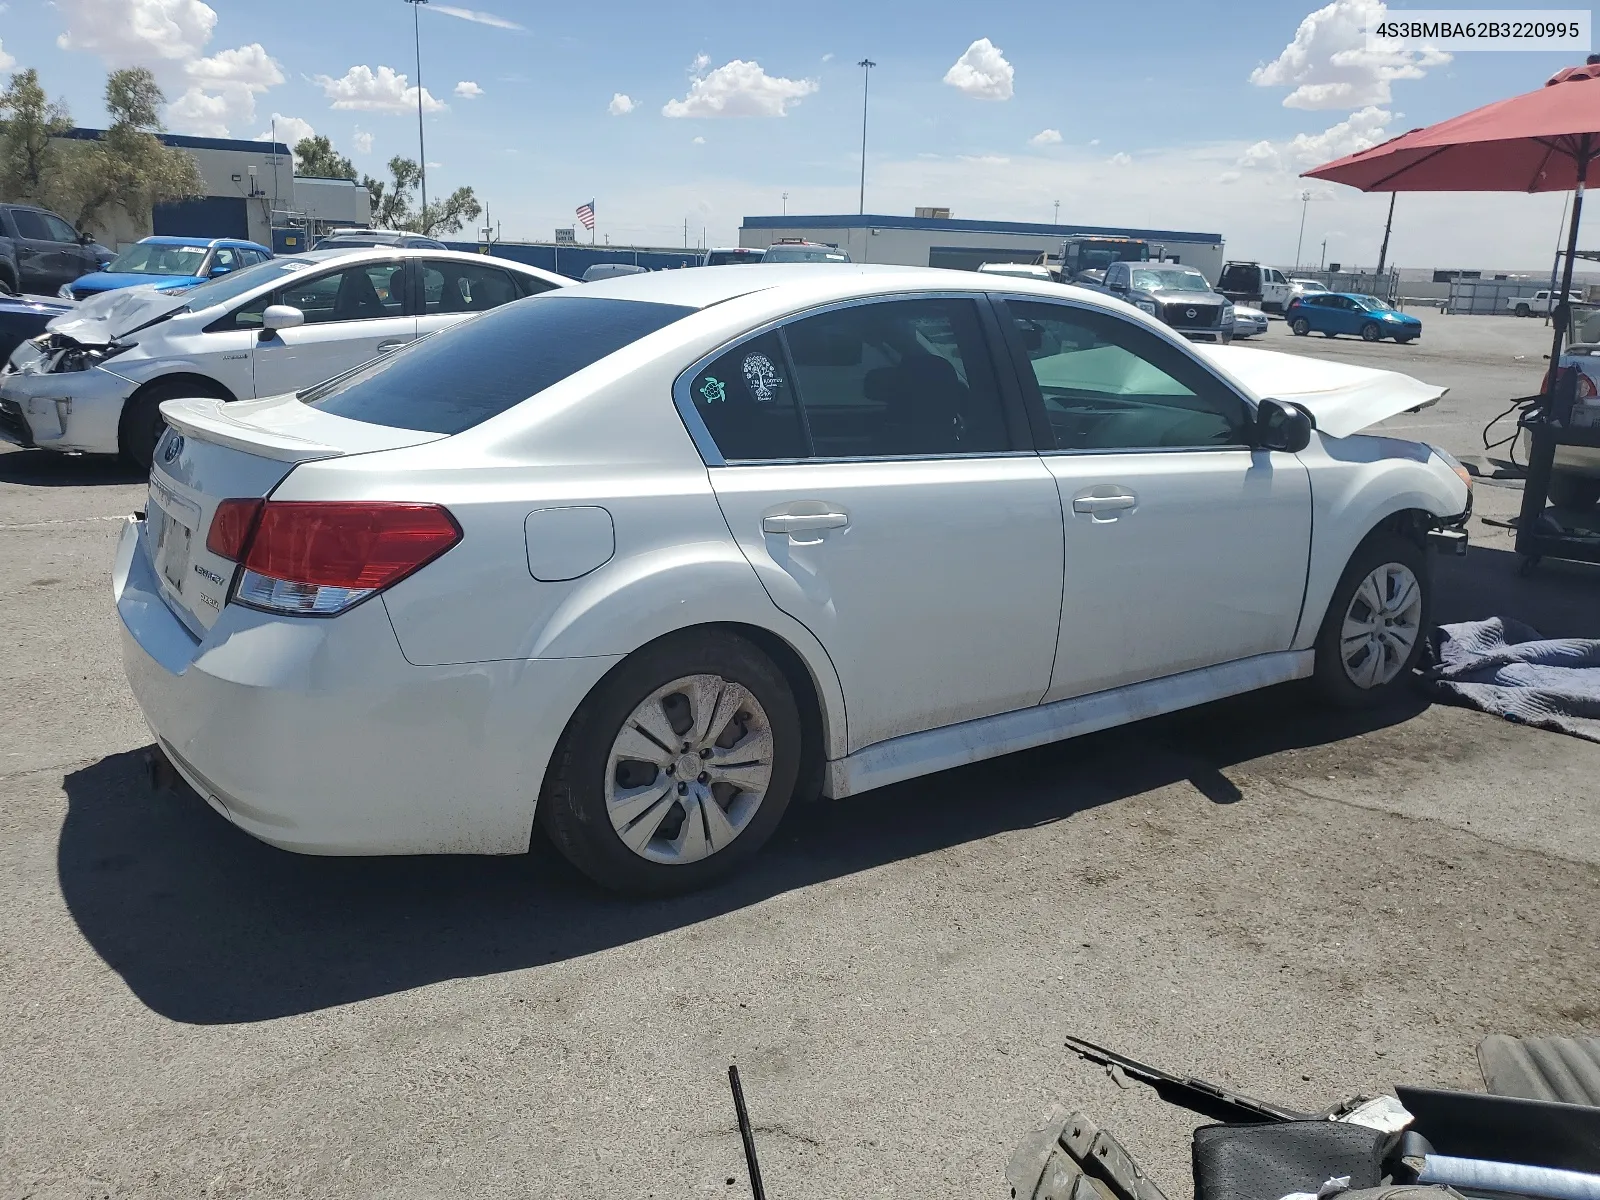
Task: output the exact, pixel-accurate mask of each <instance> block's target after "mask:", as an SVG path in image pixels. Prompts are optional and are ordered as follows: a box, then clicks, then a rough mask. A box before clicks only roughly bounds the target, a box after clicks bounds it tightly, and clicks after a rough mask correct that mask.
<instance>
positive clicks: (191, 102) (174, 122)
mask: <svg viewBox="0 0 1600 1200" xmlns="http://www.w3.org/2000/svg"><path fill="white" fill-rule="evenodd" d="M245 101H247V102H248V103H249V105H250V108H251V110H252V112H250V113H245V112H243V111H241V109H240V104H241V102H245ZM254 108H255V97H253V96H252V95H251V94H250V93H249V92H234V93H231V94H230V93H216V94H213V93H211V92H206V91H203V90H202V89H200V88H190V89H189V90H188V91H186V92H184V93H183V95H181V96H179V97H178V98H177V99H176V100H174V101H173V102H172V103H171V104H169V105H167V124H169V125H171V126H172V128H173V129H175V130H177V131H178V132H179V133H190V134H193V135H194V136H196V137H227V136H228V126H229V124H230V122H232V121H235V120H238V119H241V118H242V119H246V120H248V119H250V118H251V117H252V116H253V115H254V113H253V110H254Z"/></svg>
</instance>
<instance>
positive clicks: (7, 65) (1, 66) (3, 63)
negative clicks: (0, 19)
mask: <svg viewBox="0 0 1600 1200" xmlns="http://www.w3.org/2000/svg"><path fill="white" fill-rule="evenodd" d="M0 12H5V8H4V6H0ZM16 65H17V60H16V59H14V58H12V57H11V55H9V54H7V53H6V44H5V43H4V42H0V71H9V70H10V69H11V68H12V67H14V66H16Z"/></svg>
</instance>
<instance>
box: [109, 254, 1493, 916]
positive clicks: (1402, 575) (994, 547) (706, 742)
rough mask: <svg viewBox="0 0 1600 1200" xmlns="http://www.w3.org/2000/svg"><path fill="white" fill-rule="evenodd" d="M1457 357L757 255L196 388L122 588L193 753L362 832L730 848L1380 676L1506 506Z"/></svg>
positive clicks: (672, 886) (285, 814)
mask: <svg viewBox="0 0 1600 1200" xmlns="http://www.w3.org/2000/svg"><path fill="white" fill-rule="evenodd" d="M1442 393H1443V389H1441V388H1437V387H1432V386H1429V385H1427V384H1423V383H1419V382H1418V381H1416V380H1414V379H1410V378H1407V377H1405V376H1402V375H1397V374H1393V373H1391V372H1386V371H1375V370H1369V369H1365V368H1358V367H1351V366H1344V365H1341V364H1335V363H1324V362H1317V361H1312V360H1308V359H1303V358H1295V357H1290V356H1287V355H1282V354H1274V353H1269V352H1265V351H1255V350H1248V349H1237V350H1236V349H1233V348H1229V347H1210V348H1205V347H1195V346H1191V345H1189V344H1188V343H1187V342H1185V341H1184V340H1182V339H1181V338H1180V337H1178V336H1177V335H1176V334H1174V333H1173V332H1172V331H1170V330H1169V329H1167V327H1166V326H1164V325H1161V324H1159V323H1157V322H1155V321H1153V320H1151V319H1149V318H1147V317H1145V316H1144V315H1143V314H1141V313H1139V312H1137V311H1135V310H1133V309H1131V308H1129V307H1128V306H1127V305H1125V304H1122V303H1121V302H1119V301H1116V300H1113V299H1110V298H1108V297H1104V296H1100V295H1097V294H1095V293H1092V292H1088V291H1082V290H1079V289H1063V288H1061V287H1060V286H1058V285H1054V284H1042V283H1041V284H1035V283H1031V282H1029V281H1027V280H1021V279H1014V278H1006V277H1001V276H983V275H976V274H971V273H964V272H963V273H957V272H947V271H934V270H925V269H907V268H892V267H866V266H755V267H750V268H748V269H746V270H743V271H682V272H659V273H654V274H649V275H638V276H632V277H628V278H623V279H616V280H610V281H606V282H602V283H595V284H588V285H585V286H583V287H581V288H564V289H558V290H553V291H550V292H547V293H545V294H543V295H539V296H535V297H532V298H530V299H526V300H521V301H518V302H515V303H512V304H508V305H506V306H504V307H501V308H496V309H494V310H493V311H490V312H486V313H484V314H482V315H480V316H477V317H475V318H474V319H472V320H470V321H467V322H465V323H463V324H461V325H459V326H457V327H456V328H453V329H450V330H446V331H443V332H440V333H438V334H435V335H434V336H432V337H429V338H427V339H426V340H423V341H419V342H418V343H417V344H415V345H413V346H409V347H407V348H405V349H404V350H401V351H399V352H398V353H395V354H394V355H392V356H390V357H388V358H386V359H384V360H381V361H379V362H376V363H371V364H367V365H365V366H363V367H360V368H358V369H356V370H354V371H352V372H349V373H346V374H344V375H342V376H338V377H336V378H334V379H332V380H330V381H329V382H327V383H324V384H321V385H319V386H317V387H314V388H311V389H309V390H307V391H302V392H300V393H299V394H287V395H282V396H276V397H272V398H268V399H263V400H251V401H240V402H236V403H224V402H222V401H220V400H216V399H187V400H172V401H168V402H167V403H166V404H164V405H163V407H162V412H163V413H164V415H165V418H166V421H167V424H168V425H169V426H170V429H169V431H168V432H167V434H166V435H165V436H164V437H163V439H162V441H161V442H160V444H159V445H158V446H157V447H156V452H155V456H154V457H155V464H154V470H153V471H152V474H151V480H150V492H149V505H148V507H147V509H146V511H145V512H143V513H137V514H135V515H134V516H133V517H132V518H130V519H129V521H128V524H127V526H126V528H125V529H124V531H123V534H122V538H121V542H120V545H119V547H118V552H117V558H116V565H115V571H114V580H113V584H114V591H115V595H116V603H117V610H118V613H119V615H120V617H121V624H122V631H123V646H124V657H125V662H126V667H127V673H128V678H129V681H130V683H131V684H132V687H133V691H134V694H135V696H136V697H137V699H138V702H139V704H140V706H141V707H142V708H143V710H144V713H145V716H146V718H147V719H148V721H149V724H150V727H151V729H152V730H153V731H154V733H155V735H156V738H157V742H158V746H159V752H160V753H161V754H162V755H163V756H165V757H166V758H168V759H169V760H170V762H171V764H172V766H173V767H174V768H175V769H176V770H177V772H178V773H180V774H181V775H182V776H183V777H184V778H185V779H186V780H188V782H189V783H190V784H192V785H193V786H194V787H195V789H196V790H198V791H199V793H200V794H201V795H202V796H203V797H205V798H206V800H207V801H208V802H209V803H210V804H211V806H212V807H213V808H215V809H216V810H217V811H218V812H220V813H221V814H223V815H224V816H225V817H227V818H228V819H229V820H231V821H233V822H234V823H236V824H237V825H239V826H240V827H241V828H243V829H245V830H247V831H248V832H250V833H252V834H254V835H255V836H257V837H259V838H261V839H263V840H265V841H267V842H270V843H272V844H274V845H277V846H281V847H285V848H287V849H291V850H297V851H303V852H309V853H317V854H410V853H433V852H447V853H515V852H519V851H522V850H525V849H526V848H527V846H528V844H529V838H530V836H531V834H532V832H533V829H534V826H535V823H538V824H540V825H542V826H543V827H544V828H545V829H546V830H547V831H548V833H549V834H550V836H551V837H552V839H553V840H554V842H555V844H556V845H557V846H558V847H559V848H560V849H561V850H562V852H563V853H564V854H566V855H567V856H568V857H569V858H570V859H571V860H572V861H573V862H574V863H575V864H576V865H577V866H578V867H579V868H581V869H582V870H583V871H585V872H586V873H587V874H589V875H590V876H592V877H593V878H594V879H596V880H598V881H599V882H600V883H602V884H604V885H606V886H610V887H615V888H620V889H625V890H630V891H643V892H662V891H672V890H679V889H684V888H690V887H695V886H698V885H700V884H703V883H704V882H706V881H707V880H709V879H711V878H713V877H715V876H717V875H719V874H721V873H723V872H725V871H727V870H729V869H731V868H733V867H735V866H736V865H738V864H739V863H740V862H742V861H743V860H745V859H746V858H748V857H749V856H750V855H752V854H754V853H755V852H756V851H757V850H758V849H759V848H760V846H761V845H762V843H763V842H765V841H766V840H767V838H769V837H770V836H771V835H772V832H773V830H774V828H775V827H776V825H777V824H778V821H779V820H780V818H781V817H782V816H783V813H784V810H785V808H786V807H787V806H788V804H789V802H790V799H791V797H793V796H794V795H796V794H808V793H809V794H815V792H817V791H818V790H820V791H822V792H823V793H825V794H827V795H830V796H835V797H846V796H851V795H854V794H855V793H858V792H863V791H867V790H869V789H871V788H876V787H880V786H882V785H884V784H889V783H893V782H896V781H898V780H905V779H910V778H913V777H915V776H918V775H923V774H926V773H928V772H932V771H939V770H943V769H945V768H948V767H953V766H957V765H959V764H962V763H970V762H974V761H977V760H980V759H985V758H989V757H992V756H994V755H1000V754H1006V753H1010V752H1012V751H1015V750H1020V749H1023V748H1026V747H1030V746H1038V745H1041V744H1043V743H1047V742H1052V741H1056V740H1059V739H1062V738H1069V737H1073V736H1075V735H1077V734H1081V733H1086V732H1089V731H1091V730H1097V729H1103V728H1106V727H1108V726H1112V725H1117V724H1120V723H1124V722H1129V721H1134V720H1138V719H1139V718H1142V717H1147V716H1151V715H1153V714H1157V713H1162V712H1168V711H1172V710H1174V709H1179V708H1183V707H1186V706H1190V705H1195V704H1202V703H1205V702H1206V701H1210V700H1215V699H1218V698H1220V697H1224V696H1228V695H1232V694H1235V693H1239V692H1244V691H1248V690H1251V689H1255V688H1263V687H1268V686H1270V685H1273V684H1277V683H1282V682H1285V681H1288V680H1293V679H1300V678H1306V677H1314V679H1315V681H1316V683H1317V684H1318V685H1319V686H1320V688H1321V690H1322V691H1323V693H1324V694H1325V695H1326V696H1328V697H1329V698H1330V699H1332V700H1333V701H1335V702H1338V703H1342V704H1365V703H1371V702H1375V701H1377V700H1379V699H1381V698H1382V697H1383V696H1384V695H1385V694H1386V693H1387V692H1389V691H1390V690H1391V689H1393V688H1395V687H1396V686H1399V685H1400V683H1401V682H1402V680H1403V678H1404V676H1405V675H1406V673H1407V671H1408V668H1410V667H1411V666H1412V664H1413V663H1414V662H1415V661H1416V658H1417V655H1418V653H1419V651H1420V650H1421V648H1422V645H1423V634H1424V631H1425V630H1426V629H1427V627H1428V623H1429V616H1428V612H1429V604H1430V599H1431V582H1430V578H1431V577H1430V571H1429V551H1430V550H1431V549H1433V548H1441V549H1445V550H1448V551H1451V552H1462V551H1464V549H1465V542H1466V533H1465V530H1464V526H1465V523H1466V519H1467V515H1468V512H1469V509H1470V506H1471V484H1470V479H1469V478H1468V477H1467V476H1466V473H1465V472H1464V471H1463V470H1462V469H1461V468H1460V466H1459V464H1457V463H1455V462H1454V461H1453V460H1452V459H1451V458H1450V457H1449V456H1448V455H1445V454H1444V453H1442V452H1441V451H1438V450H1435V449H1431V448H1430V447H1428V446H1426V445H1421V444H1418V443H1415V442H1408V441H1399V440H1395V439H1392V438H1387V437H1381V436H1369V435H1364V434H1361V433H1360V432H1359V431H1360V430H1361V429H1364V428H1366V427H1367V426H1370V425H1372V424H1373V423H1375V422H1377V421H1380V420H1382V419H1384V418H1386V417H1389V416H1392V415H1394V414H1396V413H1399V412H1402V411H1404V410H1407V409H1414V408H1418V407H1422V406H1425V405H1428V404H1431V403H1433V402H1435V401H1436V400H1437V399H1438V398H1439V396H1440V395H1441V394H1442Z"/></svg>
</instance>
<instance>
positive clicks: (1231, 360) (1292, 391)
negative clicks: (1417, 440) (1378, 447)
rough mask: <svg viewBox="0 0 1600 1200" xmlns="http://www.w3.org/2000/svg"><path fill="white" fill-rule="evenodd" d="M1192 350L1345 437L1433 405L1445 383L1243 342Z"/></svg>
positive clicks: (1263, 395)
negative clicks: (1302, 407) (1268, 348)
mask: <svg viewBox="0 0 1600 1200" xmlns="http://www.w3.org/2000/svg"><path fill="white" fill-rule="evenodd" d="M1194 349H1195V350H1196V351H1197V352H1198V353H1199V354H1201V355H1203V356H1204V357H1205V358H1206V359H1207V360H1209V361H1210V362H1211V363H1212V364H1213V365H1214V366H1216V367H1217V368H1219V369H1220V370H1221V371H1223V372H1224V373H1225V374H1227V375H1228V377H1229V378H1231V379H1232V380H1233V381H1234V382H1235V383H1238V384H1240V385H1241V386H1242V387H1243V388H1244V389H1245V391H1246V392H1248V393H1249V394H1250V395H1251V396H1252V397H1253V398H1255V399H1257V400H1265V399H1267V398H1269V397H1271V398H1273V399H1276V400H1292V401H1294V402H1295V403H1296V404H1301V405H1304V406H1305V407H1306V409H1308V410H1309V411H1310V413H1311V415H1312V416H1314V417H1316V419H1317V428H1318V429H1320V430H1321V431H1322V432H1323V433H1325V434H1328V435H1329V436H1330V437H1349V436H1350V435H1351V434H1352V433H1359V432H1360V431H1361V430H1363V429H1365V428H1367V427H1368V426H1369V425H1376V424H1377V423H1378V422H1379V421H1384V420H1387V419H1388V418H1390V417H1392V416H1395V415H1396V414H1398V413H1403V412H1409V411H1411V410H1412V409H1416V408H1427V407H1428V406H1429V405H1430V404H1437V403H1438V402H1439V398H1440V397H1441V396H1443V395H1444V394H1445V393H1446V392H1447V391H1449V390H1450V389H1449V388H1444V387H1439V386H1438V385H1437V384H1432V383H1423V382H1422V380H1420V379H1413V378H1412V377H1411V376H1409V375H1402V374H1400V373H1399V372H1398V371H1379V370H1376V369H1374V368H1372V367H1352V366H1350V365H1349V364H1348V363H1337V362H1324V361H1323V360H1322V359H1319V358H1306V357H1303V356H1301V355H1298V354H1283V353H1280V352H1278V351H1276V350H1254V349H1251V348H1250V347H1247V346H1196V347H1194Z"/></svg>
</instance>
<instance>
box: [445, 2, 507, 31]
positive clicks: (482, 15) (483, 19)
mask: <svg viewBox="0 0 1600 1200" xmlns="http://www.w3.org/2000/svg"><path fill="white" fill-rule="evenodd" d="M428 11H429V12H436V13H443V14H444V15H445V16H447V17H455V18H457V19H458V20H461V21H471V22H473V23H474V24H475V25H489V26H492V27H493V28H495V29H522V28H524V27H523V26H521V25H518V24H517V23H516V22H515V21H511V20H507V19H506V18H505V17H500V16H496V15H495V14H494V13H491V12H482V11H480V10H478V9H475V8H457V7H456V6H455V5H454V4H430V5H428Z"/></svg>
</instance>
